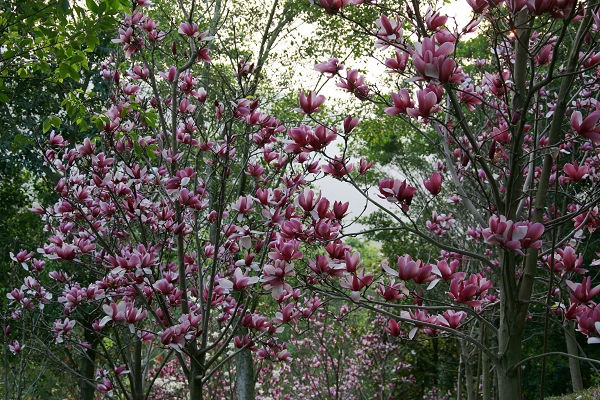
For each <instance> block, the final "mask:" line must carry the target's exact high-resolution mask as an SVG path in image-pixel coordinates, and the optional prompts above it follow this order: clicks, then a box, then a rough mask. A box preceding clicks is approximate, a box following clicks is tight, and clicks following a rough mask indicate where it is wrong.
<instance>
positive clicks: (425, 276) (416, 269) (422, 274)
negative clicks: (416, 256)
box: [381, 254, 434, 283]
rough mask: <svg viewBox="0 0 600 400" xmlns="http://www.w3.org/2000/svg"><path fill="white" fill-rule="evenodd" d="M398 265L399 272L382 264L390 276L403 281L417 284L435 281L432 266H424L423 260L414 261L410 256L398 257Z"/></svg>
mask: <svg viewBox="0 0 600 400" xmlns="http://www.w3.org/2000/svg"><path fill="white" fill-rule="evenodd" d="M397 265H398V269H397V270H394V269H392V268H390V267H389V265H388V264H387V263H382V265H381V267H382V268H383V270H384V271H385V272H387V273H388V274H389V275H392V276H395V277H398V278H400V279H401V280H403V281H408V280H415V282H416V281H417V280H419V281H427V280H433V279H434V277H432V276H431V265H424V264H423V261H421V260H413V259H412V257H411V256H409V255H408V254H405V255H404V256H400V257H398V263H397ZM418 283H422V282H418Z"/></svg>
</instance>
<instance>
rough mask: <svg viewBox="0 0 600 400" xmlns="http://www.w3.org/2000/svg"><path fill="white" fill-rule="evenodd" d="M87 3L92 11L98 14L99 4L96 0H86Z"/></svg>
mask: <svg viewBox="0 0 600 400" xmlns="http://www.w3.org/2000/svg"><path fill="white" fill-rule="evenodd" d="M85 5H86V6H87V8H88V9H89V10H90V11H91V12H93V13H96V14H97V13H98V5H97V4H96V2H94V0H85Z"/></svg>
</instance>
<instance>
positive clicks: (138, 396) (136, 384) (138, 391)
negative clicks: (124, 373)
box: [131, 338, 144, 400]
mask: <svg viewBox="0 0 600 400" xmlns="http://www.w3.org/2000/svg"><path fill="white" fill-rule="evenodd" d="M131 389H132V390H131V391H132V393H131V395H132V396H131V397H132V399H133V400H144V385H143V379H142V341H141V340H140V339H139V338H136V339H135V347H134V353H133V368H132V371H131Z"/></svg>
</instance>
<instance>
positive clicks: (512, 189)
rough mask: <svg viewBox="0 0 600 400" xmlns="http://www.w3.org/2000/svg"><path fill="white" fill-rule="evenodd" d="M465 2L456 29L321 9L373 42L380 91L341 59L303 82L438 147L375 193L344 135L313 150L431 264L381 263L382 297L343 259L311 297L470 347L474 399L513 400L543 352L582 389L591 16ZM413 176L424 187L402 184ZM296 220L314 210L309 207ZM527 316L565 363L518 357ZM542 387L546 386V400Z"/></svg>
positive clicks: (598, 323)
mask: <svg viewBox="0 0 600 400" xmlns="http://www.w3.org/2000/svg"><path fill="white" fill-rule="evenodd" d="M467 2H468V6H470V7H471V10H472V19H471V20H470V21H469V22H468V23H467V24H466V26H459V24H458V22H457V21H455V20H454V19H453V18H449V17H448V16H447V15H445V14H444V12H443V11H442V10H441V8H440V7H441V4H428V5H427V6H426V7H425V6H423V4H421V2H418V1H412V2H407V3H393V2H386V1H382V2H364V4H362V3H363V1H361V0H358V1H336V0H320V3H319V5H320V6H321V7H322V8H323V9H324V10H325V11H326V12H327V13H329V14H331V15H332V16H331V18H340V19H342V20H345V21H346V22H347V23H348V24H351V25H352V26H354V27H355V29H356V30H357V31H358V32H360V33H362V35H363V37H364V40H369V38H373V39H374V46H375V48H376V53H375V54H376V55H379V56H380V57H381V58H380V61H381V63H382V64H384V65H385V66H386V68H387V69H388V72H389V77H387V78H386V79H382V78H380V77H378V76H373V75H369V73H368V72H367V73H366V74H365V75H362V74H361V73H360V72H359V71H358V70H357V69H351V68H344V66H343V65H341V64H340V62H339V61H338V59H337V58H331V59H329V60H328V61H326V62H323V63H319V64H317V65H316V66H315V70H317V71H318V72H320V73H322V74H324V76H325V77H326V78H328V79H336V80H337V86H338V87H339V88H341V89H343V90H345V91H347V92H349V93H351V94H353V95H354V96H355V97H356V98H357V99H358V100H360V101H368V102H372V103H373V104H374V105H375V106H376V107H378V108H379V109H382V110H383V112H384V113H385V114H386V115H385V116H384V117H382V118H388V117H389V118H400V119H402V121H403V126H406V127H407V129H411V130H412V131H413V132H414V135H422V136H423V137H425V138H426V140H427V141H428V142H429V143H431V145H432V148H434V149H435V152H434V153H433V154H430V155H428V157H427V159H428V160H430V161H433V164H432V166H431V169H430V170H429V171H422V172H421V174H418V173H417V174H414V173H413V174H410V176H406V177H401V176H397V175H391V176H389V177H388V178H385V179H381V180H379V184H378V185H375V184H374V183H373V182H369V180H366V179H362V178H361V177H359V175H360V174H362V173H364V171H365V170H366V169H367V168H368V167H370V166H371V163H369V162H367V161H366V160H364V159H361V160H355V159H354V160H353V159H352V158H351V157H350V156H349V154H350V152H349V149H348V147H347V145H346V144H347V143H348V139H349V136H348V135H347V133H348V131H349V130H348V129H347V130H346V131H345V132H344V133H343V134H342V133H340V134H339V136H341V139H342V140H341V141H342V143H343V144H344V145H343V146H342V149H341V152H340V153H338V154H337V155H336V154H334V153H333V152H329V153H325V152H323V154H324V157H326V159H327V160H328V162H327V163H326V164H325V165H324V166H322V168H321V170H322V172H323V173H325V174H329V175H331V176H333V177H335V178H337V179H339V180H342V181H345V182H348V183H349V185H351V186H352V187H354V188H355V189H356V190H357V191H358V192H359V193H360V194H362V195H363V196H364V197H365V199H366V201H367V202H369V203H371V204H372V205H374V206H375V207H377V208H378V209H379V210H380V211H381V213H383V214H384V215H385V216H386V217H387V218H389V219H390V220H391V221H392V222H393V223H392V224H391V225H390V226H386V228H385V229H387V230H397V231H398V232H399V234H402V236H401V237H405V238H410V237H418V238H420V239H421V240H423V241H425V242H427V243H428V244H430V245H431V246H432V247H433V248H437V249H438V251H439V253H438V254H434V255H432V256H430V257H429V258H427V259H420V258H418V257H415V256H414V255H412V256H411V254H399V255H398V258H397V262H396V260H393V262H387V261H385V262H383V263H382V273H381V283H379V284H378V285H375V286H374V288H376V291H377V295H378V297H372V296H371V293H370V292H367V289H368V288H369V286H371V285H372V282H373V281H374V278H375V277H374V275H373V274H365V273H364V271H362V270H360V268H359V267H358V265H359V263H358V262H354V261H353V260H354V257H355V256H356V257H357V258H356V260H358V255H356V254H355V255H351V253H346V254H347V255H348V256H347V257H346V260H345V263H344V264H343V265H344V268H343V269H342V270H341V272H340V271H339V270H338V268H337V267H336V265H341V264H339V261H338V260H340V256H339V255H336V254H332V253H329V254H328V255H327V254H326V255H322V256H317V258H316V261H315V262H311V266H313V265H314V267H312V269H313V271H314V272H315V283H314V285H313V286H314V288H315V290H317V291H319V292H321V293H323V294H325V295H327V296H329V297H338V298H347V299H348V300H349V301H353V302H357V303H359V304H361V305H363V306H364V307H367V308H373V307H374V305H378V306H380V307H381V308H380V312H381V313H383V314H384V315H386V316H388V317H389V322H388V324H389V325H388V330H389V332H392V333H393V334H394V335H397V336H406V337H408V338H410V339H412V338H414V337H415V336H416V335H417V334H424V335H429V336H432V335H452V336H454V337H457V338H458V339H460V341H461V343H462V345H463V347H464V349H465V350H464V351H463V355H464V356H465V357H466V358H467V359H468V358H469V357H471V356H472V353H473V350H474V349H476V350H477V351H478V352H479V353H481V354H482V357H481V359H482V361H481V367H482V370H483V376H482V378H481V383H482V391H483V396H484V398H488V399H489V398H490V396H491V390H490V381H491V379H490V376H489V371H490V370H492V369H493V370H495V373H496V382H497V388H496V389H497V393H498V396H499V398H500V399H518V398H521V397H522V394H521V390H522V389H521V382H520V371H521V369H522V367H524V366H525V363H527V362H528V361H529V359H533V358H543V359H544V360H545V357H546V356H547V355H549V354H559V355H561V356H566V357H569V360H570V365H571V374H572V377H573V386H574V388H575V389H579V388H581V376H580V374H579V371H578V368H579V364H578V361H579V360H587V361H590V362H598V361H596V360H589V359H587V358H586V357H583V356H581V355H580V353H579V351H578V349H577V346H576V344H575V341H574V339H573V337H572V335H571V332H570V330H572V328H570V327H571V326H573V325H574V326H576V329H577V331H579V332H580V333H581V334H583V335H585V336H586V337H587V338H588V343H598V342H600V305H597V303H596V302H595V301H594V298H595V297H596V295H597V294H598V293H600V285H599V286H594V284H593V282H592V281H593V276H594V273H595V271H594V269H595V266H596V264H598V261H592V262H591V263H590V264H589V265H583V259H584V256H587V258H588V259H592V258H593V256H589V255H587V254H584V253H585V250H586V248H588V246H589V244H590V238H591V237H592V235H593V233H594V232H595V230H596V229H597V228H598V226H599V225H598V223H599V221H600V219H599V216H598V207H597V201H598V189H597V188H598V186H597V185H596V183H597V182H598V180H599V179H600V177H599V176H598V165H599V162H600V158H599V151H598V149H597V148H596V145H597V144H599V143H600V124H598V121H599V120H600V109H599V107H598V104H599V103H598V100H597V93H598V89H599V84H600V80H599V78H600V64H599V63H600V47H599V45H598V43H599V42H598V31H599V30H600V14H599V13H598V4H597V3H596V2H577V1H553V0H540V1H538V0H529V1H525V0H518V1H475V0H468V1H467ZM465 6H466V7H468V6H467V4H465ZM356 7H360V8H364V13H365V14H372V13H378V15H379V18H378V19H377V20H376V22H375V24H374V25H373V26H369V25H365V24H364V23H363V22H361V20H359V19H356V18H354V17H353V15H356V12H355V11H354V10H355V8H356ZM350 9H352V10H353V12H352V13H348V10H350ZM474 35H485V37H486V38H487V41H488V43H489V51H488V52H487V53H486V54H478V56H479V57H480V58H478V59H473V58H463V59H461V58H460V57H459V56H458V54H459V53H460V50H461V46H462V47H463V48H468V46H469V42H468V39H469V38H470V37H473V36H474ZM464 53H465V52H463V54H464ZM333 56H335V54H334V55H333ZM386 87H387V92H388V93H387V94H386V93H384V92H385V91H386V89H383V88H386ZM325 100H326V99H325V97H324V96H323V95H320V94H318V93H313V92H310V93H308V94H305V93H302V94H301V95H300V105H301V110H302V112H304V113H306V114H308V115H310V117H311V118H312V119H313V120H314V123H315V124H319V122H318V118H317V117H316V116H317V115H318V114H316V113H317V112H318V111H319V107H322V105H323V104H324V103H325ZM345 123H346V125H345V126H354V125H356V124H357V123H358V121H356V120H349V119H348V120H346V121H345ZM317 126H318V125H317ZM320 129H326V128H320ZM331 129H332V130H333V127H332V128H331ZM309 132H311V128H308V127H302V128H292V129H290V130H289V132H288V134H289V136H290V138H291V139H292V144H291V145H290V147H293V146H296V147H297V148H296V149H292V148H290V149H291V150H293V151H295V152H296V153H298V154H305V153H306V151H307V150H312V149H306V146H307V145H308V143H309V142H308V140H309V138H310V136H309ZM386 171H388V173H389V169H387V170H386ZM418 175H422V176H424V178H425V179H423V180H417V179H414V178H413V179H411V177H415V176H418ZM441 196H445V197H446V198H448V200H449V201H450V203H451V204H452V205H451V206H448V205H447V204H446V205H444V204H445V202H444V201H440V200H439V198H440V197H441ZM305 209H306V210H307V211H311V212H316V208H315V204H309V205H308V207H305ZM376 229H377V227H374V230H376ZM589 272H591V274H589ZM338 275H339V277H338V278H337V280H338V284H337V285H335V284H333V283H332V277H337V276H338ZM334 280H335V279H334ZM404 298H408V299H409V302H407V301H403V299H404ZM412 300H414V301H412ZM408 303H410V304H408ZM534 309H535V310H537V312H538V313H537V315H536V314H534V313H533V312H532V310H534ZM535 318H538V319H539V318H541V319H542V321H543V325H544V327H545V328H544V329H545V331H546V332H547V329H548V327H549V324H550V323H553V324H554V323H555V322H558V324H557V326H561V325H562V326H563V327H564V329H565V331H566V332H567V339H568V340H567V345H568V346H567V347H568V348H569V352H568V353H560V352H552V353H549V352H547V350H546V349H547V344H546V343H545V344H544V349H543V352H542V353H540V354H536V355H534V356H533V357H529V358H523V356H522V353H523V352H522V346H523V345H522V343H523V339H524V337H523V332H524V329H525V327H526V324H528V321H532V322H531V323H534V322H535ZM464 374H465V376H466V378H467V383H466V390H467V394H468V397H469V398H473V397H474V396H475V391H476V388H475V387H474V380H473V378H474V376H473V371H472V368H471V370H470V371H469V370H468V368H467V365H465V371H464ZM543 385H544V383H543V376H542V379H541V387H542V391H543ZM459 387H460V383H459Z"/></svg>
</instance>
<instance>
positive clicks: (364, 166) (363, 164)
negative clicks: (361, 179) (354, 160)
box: [358, 157, 373, 175]
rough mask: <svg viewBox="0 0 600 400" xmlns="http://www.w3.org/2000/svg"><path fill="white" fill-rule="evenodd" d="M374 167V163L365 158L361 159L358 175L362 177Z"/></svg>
mask: <svg viewBox="0 0 600 400" xmlns="http://www.w3.org/2000/svg"><path fill="white" fill-rule="evenodd" d="M372 166H373V161H367V160H365V158H364V157H361V158H360V161H359V163H358V173H359V174H361V175H362V174H364V173H365V172H367V171H368V170H369V169H371V167H372Z"/></svg>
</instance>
